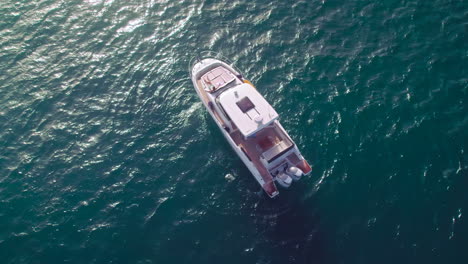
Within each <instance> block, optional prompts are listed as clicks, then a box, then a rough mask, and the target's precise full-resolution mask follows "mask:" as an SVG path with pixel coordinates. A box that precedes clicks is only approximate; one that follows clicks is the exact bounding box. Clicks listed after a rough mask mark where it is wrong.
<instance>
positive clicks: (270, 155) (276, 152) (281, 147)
mask: <svg viewBox="0 0 468 264" xmlns="http://www.w3.org/2000/svg"><path fill="white" fill-rule="evenodd" d="M292 146H293V144H292V143H291V142H289V141H284V140H281V141H280V142H278V143H277V144H275V145H274V146H273V147H271V148H270V149H268V150H267V151H265V152H263V153H262V156H263V158H264V159H266V160H267V161H268V162H270V161H272V160H274V159H275V158H277V157H278V156H280V155H281V154H282V153H283V152H285V151H287V150H288V149H290V148H291V147H292Z"/></svg>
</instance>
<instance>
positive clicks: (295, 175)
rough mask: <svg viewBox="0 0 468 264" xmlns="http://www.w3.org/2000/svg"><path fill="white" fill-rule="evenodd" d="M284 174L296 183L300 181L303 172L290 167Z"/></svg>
mask: <svg viewBox="0 0 468 264" xmlns="http://www.w3.org/2000/svg"><path fill="white" fill-rule="evenodd" d="M286 173H287V174H288V175H289V176H291V178H292V179H293V180H295V181H298V180H300V179H301V177H302V175H304V172H303V171H302V170H301V169H299V168H298V167H294V166H291V167H289V168H288V169H287V170H286Z"/></svg>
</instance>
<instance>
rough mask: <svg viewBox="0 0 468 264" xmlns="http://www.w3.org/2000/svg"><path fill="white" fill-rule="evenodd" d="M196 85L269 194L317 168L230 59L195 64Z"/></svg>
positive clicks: (212, 58)
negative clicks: (305, 156) (312, 165)
mask: <svg viewBox="0 0 468 264" xmlns="http://www.w3.org/2000/svg"><path fill="white" fill-rule="evenodd" d="M189 71H190V77H191V79H192V83H193V86H194V87H195V90H196V92H197V94H198V96H199V97H200V99H201V101H202V102H203V104H204V105H205V107H206V109H207V110H208V113H210V115H211V117H212V118H213V120H214V121H215V122H216V124H217V125H218V127H219V129H220V130H221V132H222V134H223V135H224V137H225V138H226V140H227V141H228V142H229V144H230V145H231V147H232V148H233V149H234V151H235V152H236V153H237V155H238V156H239V158H240V159H241V160H242V161H243V163H244V164H245V166H246V167H247V168H248V169H249V171H250V172H251V173H252V175H253V176H254V178H255V180H257V182H258V183H259V184H260V186H261V187H262V188H263V190H264V191H265V193H266V194H267V195H268V196H269V197H275V196H277V195H278V194H279V191H278V188H277V186H276V184H278V185H279V186H281V187H284V188H288V187H289V186H291V184H292V183H293V181H297V180H299V179H300V178H302V177H303V175H308V174H310V172H311V171H312V168H311V166H310V165H309V163H308V162H307V161H306V160H305V159H304V157H303V156H302V155H301V153H300V151H299V149H298V147H297V145H296V144H295V143H294V141H293V140H292V139H291V137H290V136H289V135H288V133H287V132H286V130H285V129H284V128H283V126H282V125H281V124H280V122H279V119H278V118H279V115H278V113H277V112H276V111H275V109H273V107H272V106H271V105H270V104H269V103H268V102H267V101H266V100H265V98H264V97H263V96H262V95H261V94H260V92H259V91H258V90H257V89H256V88H255V87H254V85H253V84H252V83H250V82H249V81H248V80H247V79H245V78H244V77H243V75H242V74H241V73H240V72H239V71H238V70H237V68H235V66H234V65H233V64H232V63H230V62H229V61H228V60H227V59H225V58H219V56H217V55H211V54H209V55H206V56H203V57H199V58H197V59H195V60H193V61H192V62H191V63H190V67H189Z"/></svg>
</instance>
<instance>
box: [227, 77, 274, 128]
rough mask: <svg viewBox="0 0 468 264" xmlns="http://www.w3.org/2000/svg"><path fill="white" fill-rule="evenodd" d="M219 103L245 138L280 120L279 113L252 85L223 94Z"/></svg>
mask: <svg viewBox="0 0 468 264" xmlns="http://www.w3.org/2000/svg"><path fill="white" fill-rule="evenodd" d="M218 102H219V104H220V106H221V107H222V109H223V110H224V111H225V113H226V115H227V116H228V117H229V118H230V119H231V120H232V122H233V123H234V125H235V126H236V127H237V128H238V129H239V130H240V132H241V133H242V135H243V136H244V137H251V136H253V135H255V133H257V132H258V131H260V130H262V129H263V128H265V127H267V126H269V125H270V124H271V123H273V121H275V120H276V119H278V113H276V111H275V109H273V107H271V105H270V104H269V103H268V102H267V101H266V100H265V99H264V98H263V96H262V95H260V93H259V92H258V91H257V90H256V89H255V88H254V87H253V86H252V85H250V84H247V83H243V84H240V85H238V86H236V87H233V88H231V89H228V90H226V91H225V92H223V93H221V94H220V95H219V98H218Z"/></svg>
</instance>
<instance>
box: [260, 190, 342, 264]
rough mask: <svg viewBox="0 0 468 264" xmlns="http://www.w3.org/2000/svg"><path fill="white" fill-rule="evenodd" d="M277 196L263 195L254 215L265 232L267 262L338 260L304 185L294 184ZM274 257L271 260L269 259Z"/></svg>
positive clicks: (327, 261) (332, 261)
mask: <svg viewBox="0 0 468 264" xmlns="http://www.w3.org/2000/svg"><path fill="white" fill-rule="evenodd" d="M291 188H292V189H295V190H288V191H283V192H282V193H281V195H280V196H279V197H277V198H276V199H273V200H271V199H269V198H268V197H265V198H264V199H260V201H259V202H258V204H257V206H256V210H255V211H254V212H252V214H251V216H252V219H253V222H254V224H255V226H256V228H257V230H258V231H259V233H261V234H263V236H264V239H265V244H266V246H267V248H269V249H270V250H271V251H272V252H269V253H268V254H270V255H269V257H268V258H269V261H268V263H337V259H336V258H335V257H334V256H333V254H332V252H331V251H330V247H329V246H327V245H330V244H331V243H330V241H328V239H327V236H326V233H325V232H324V230H323V228H322V226H323V224H322V222H321V219H320V215H319V213H318V212H317V210H315V209H314V208H316V206H315V204H316V203H315V199H314V197H313V196H312V197H309V198H308V199H307V200H302V199H301V198H300V197H298V195H297V193H301V190H299V189H301V188H305V187H303V186H295V187H291ZM270 261H271V262H270Z"/></svg>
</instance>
